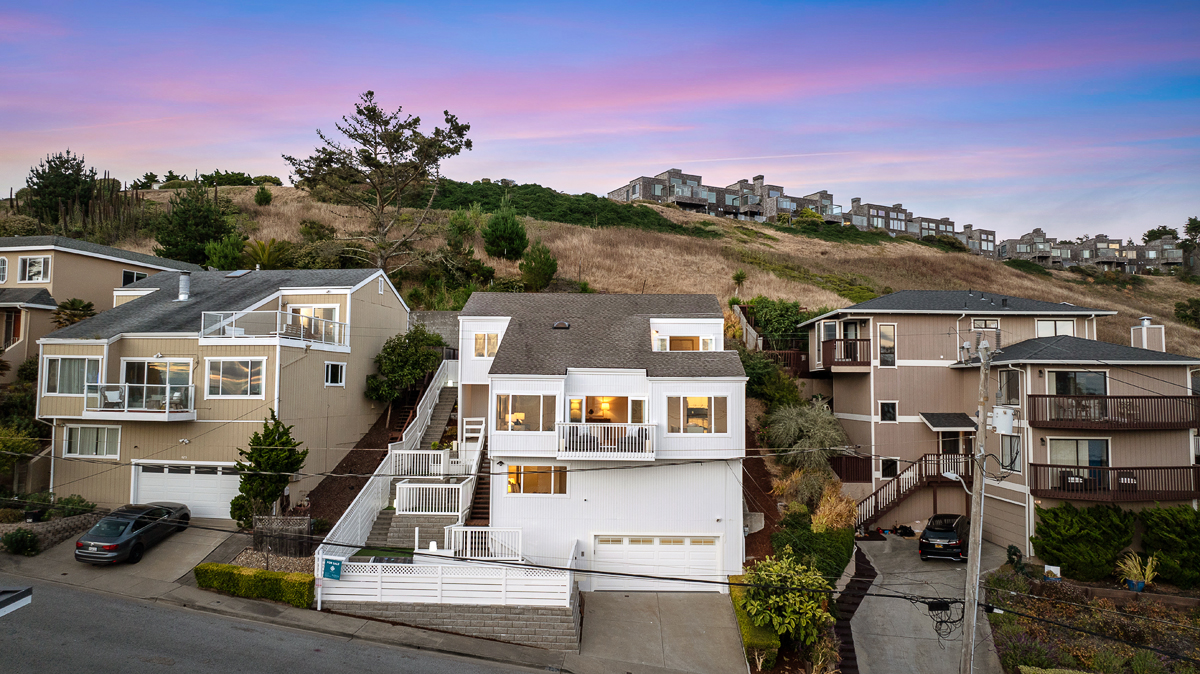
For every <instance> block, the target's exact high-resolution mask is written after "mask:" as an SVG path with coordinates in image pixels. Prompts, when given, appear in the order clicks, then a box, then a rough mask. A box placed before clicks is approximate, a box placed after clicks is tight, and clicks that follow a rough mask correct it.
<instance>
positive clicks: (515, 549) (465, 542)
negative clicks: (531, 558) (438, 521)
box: [446, 527, 521, 561]
mask: <svg viewBox="0 0 1200 674" xmlns="http://www.w3.org/2000/svg"><path fill="white" fill-rule="evenodd" d="M446 550H448V551H450V552H451V553H453V554H454V556H455V557H461V558H466V559H495V560H509V561H520V559H521V530H520V529H519V528H493V527H446Z"/></svg>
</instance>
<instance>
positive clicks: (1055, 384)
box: [1049, 370, 1108, 396]
mask: <svg viewBox="0 0 1200 674" xmlns="http://www.w3.org/2000/svg"><path fill="white" fill-rule="evenodd" d="M1049 374H1050V393H1051V394H1053V395H1057V396H1102V395H1108V386H1107V377H1105V375H1104V373H1103V372H1061V371H1054V370H1051V371H1050V373H1049Z"/></svg>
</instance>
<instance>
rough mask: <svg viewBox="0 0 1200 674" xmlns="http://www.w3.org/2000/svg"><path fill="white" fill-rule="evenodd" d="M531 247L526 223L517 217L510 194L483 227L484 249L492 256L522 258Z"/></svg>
mask: <svg viewBox="0 0 1200 674" xmlns="http://www.w3.org/2000/svg"><path fill="white" fill-rule="evenodd" d="M528 247H529V236H528V235H527V234H526V233H525V225H524V224H522V223H521V220H520V218H518V217H517V212H516V211H515V210H514V209H513V206H512V201H511V200H510V199H509V198H508V195H505V196H504V200H503V201H501V202H500V210H498V211H496V212H495V213H492V217H490V218H488V224H487V226H486V227H484V228H483V249H484V250H486V251H487V254H488V255H491V256H492V257H502V258H504V259H506V260H520V259H521V256H523V255H524V254H525V249H526V248H528Z"/></svg>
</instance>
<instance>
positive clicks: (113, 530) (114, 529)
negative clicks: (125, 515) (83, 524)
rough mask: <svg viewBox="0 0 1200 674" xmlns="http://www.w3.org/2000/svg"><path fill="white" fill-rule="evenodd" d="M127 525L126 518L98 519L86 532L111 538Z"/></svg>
mask: <svg viewBox="0 0 1200 674" xmlns="http://www.w3.org/2000/svg"><path fill="white" fill-rule="evenodd" d="M128 527H129V522H128V521H126V520H100V521H99V522H97V523H96V526H94V527H92V530H91V531H89V532H88V533H89V534H91V535H92V536H107V537H109V538H112V537H114V536H120V535H121V534H122V533H124V532H125V529H126V528H128Z"/></svg>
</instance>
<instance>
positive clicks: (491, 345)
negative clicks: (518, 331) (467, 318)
mask: <svg viewBox="0 0 1200 674" xmlns="http://www.w3.org/2000/svg"><path fill="white" fill-rule="evenodd" d="M499 347H500V333H498V332H477V333H475V357H476V358H495V357H496V349H498V348H499Z"/></svg>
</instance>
